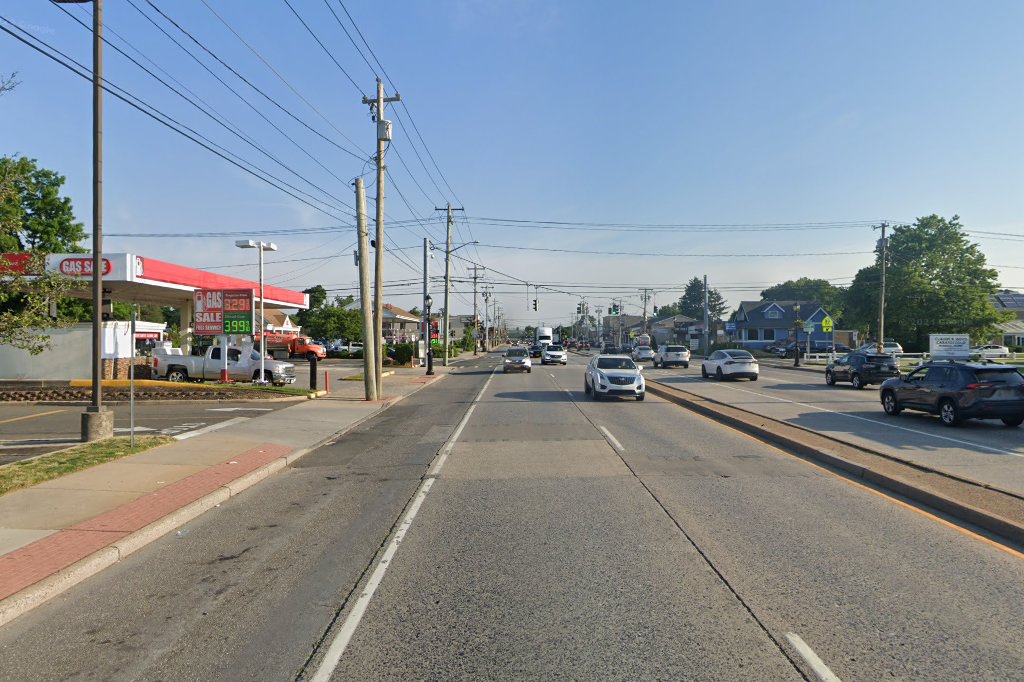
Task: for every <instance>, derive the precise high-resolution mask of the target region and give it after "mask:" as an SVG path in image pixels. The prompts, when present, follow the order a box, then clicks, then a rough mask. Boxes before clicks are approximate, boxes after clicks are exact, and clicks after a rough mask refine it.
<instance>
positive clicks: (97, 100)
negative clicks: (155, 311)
mask: <svg viewBox="0 0 1024 682" xmlns="http://www.w3.org/2000/svg"><path fill="white" fill-rule="evenodd" d="M55 1H56V2H59V3H71V4H78V3H85V2H90V0H55ZM91 1H92V2H93V8H92V404H91V405H90V406H89V407H88V408H87V410H86V412H85V413H84V414H82V440H84V441H90V440H100V439H103V438H110V437H112V436H113V435H114V417H113V413H107V412H106V411H105V410H104V409H103V383H102V380H103V85H102V83H103V1H102V0H91Z"/></svg>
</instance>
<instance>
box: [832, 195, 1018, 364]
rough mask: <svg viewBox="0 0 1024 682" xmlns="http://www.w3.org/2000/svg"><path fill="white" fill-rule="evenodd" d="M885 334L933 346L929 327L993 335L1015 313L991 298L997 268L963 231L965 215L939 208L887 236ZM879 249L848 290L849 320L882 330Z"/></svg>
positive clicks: (913, 346) (915, 346) (918, 346)
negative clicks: (998, 306) (945, 215)
mask: <svg viewBox="0 0 1024 682" xmlns="http://www.w3.org/2000/svg"><path fill="white" fill-rule="evenodd" d="M888 257H889V258H888V263H887V272H886V307H885V336H887V337H891V338H893V339H896V340H897V341H899V342H900V343H902V344H903V346H904V347H905V348H907V350H925V349H927V348H928V334H934V333H961V334H970V335H971V337H972V339H974V340H975V341H982V340H986V339H988V338H989V337H990V336H992V334H993V333H995V331H996V325H998V324H999V323H1000V322H1003V321H1005V320H1006V319H1008V318H1009V317H1010V315H1009V314H1006V313H1002V312H1000V311H999V310H998V309H996V308H995V306H993V305H992V302H991V299H990V298H989V296H990V295H991V294H993V293H995V292H996V290H997V289H998V281H997V273H996V271H995V270H994V269H992V268H989V267H987V265H986V261H985V255H984V254H983V253H982V252H981V250H980V249H979V248H978V245H977V244H974V243H972V242H971V241H970V240H969V239H968V238H967V236H966V235H965V234H964V230H963V226H962V225H961V224H960V217H959V216H953V217H952V218H950V219H948V220H947V219H946V218H942V217H940V216H938V215H930V216H925V217H922V218H918V219H917V221H915V223H914V224H913V225H900V226H897V227H895V228H894V229H893V231H892V236H891V237H890V238H889V248H888ZM880 269H881V251H880V250H877V253H876V256H875V263H874V264H873V265H870V266H868V267H866V268H862V269H861V270H860V271H859V272H858V273H857V275H856V277H855V278H854V281H853V284H851V285H850V288H849V290H848V291H847V294H846V315H847V318H848V322H849V323H851V324H853V325H855V326H857V327H858V328H860V329H864V330H870V331H871V333H872V334H874V335H876V336H877V333H878V296H879V289H880V279H881V277H880Z"/></svg>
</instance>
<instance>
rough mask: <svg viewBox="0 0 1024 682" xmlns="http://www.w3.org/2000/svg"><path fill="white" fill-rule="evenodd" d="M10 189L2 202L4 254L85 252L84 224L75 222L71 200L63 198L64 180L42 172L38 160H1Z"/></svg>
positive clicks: (1, 170) (1, 243) (2, 174)
mask: <svg viewBox="0 0 1024 682" xmlns="http://www.w3.org/2000/svg"><path fill="white" fill-rule="evenodd" d="M0 177H2V178H3V179H4V182H5V184H6V185H7V187H6V188H5V193H4V196H3V199H2V200H0V220H2V221H3V222H4V225H5V229H4V231H3V234H0V251H5V252H12V251H33V252H37V253H64V252H82V251H84V249H83V248H82V247H81V246H79V242H80V241H82V240H83V239H85V232H84V230H83V229H82V223H79V222H76V221H75V215H74V211H73V210H72V207H71V199H69V198H67V197H62V196H61V195H60V188H61V185H63V184H64V180H65V178H64V176H63V175H60V174H59V173H57V172H56V171H52V170H47V169H45V168H40V167H39V166H38V165H37V164H36V161H35V160H34V159H29V158H27V157H21V158H19V159H15V158H11V157H3V158H0Z"/></svg>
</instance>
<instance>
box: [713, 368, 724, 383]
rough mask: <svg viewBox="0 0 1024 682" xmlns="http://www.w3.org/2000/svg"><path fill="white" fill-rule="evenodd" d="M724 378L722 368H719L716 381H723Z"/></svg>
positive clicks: (716, 372)
mask: <svg viewBox="0 0 1024 682" xmlns="http://www.w3.org/2000/svg"><path fill="white" fill-rule="evenodd" d="M722 378H723V375H722V368H721V367H719V368H718V369H716V370H715V379H717V380H718V381H721V380H722Z"/></svg>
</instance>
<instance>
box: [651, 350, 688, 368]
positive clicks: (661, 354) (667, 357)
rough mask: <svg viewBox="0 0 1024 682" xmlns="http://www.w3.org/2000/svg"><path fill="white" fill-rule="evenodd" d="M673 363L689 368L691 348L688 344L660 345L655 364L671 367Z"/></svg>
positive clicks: (655, 355) (656, 365)
mask: <svg viewBox="0 0 1024 682" xmlns="http://www.w3.org/2000/svg"><path fill="white" fill-rule="evenodd" d="M672 365H682V366H683V367H684V368H689V367H690V349H689V348H687V347H686V346H660V347H659V348H658V352H657V353H655V354H654V366H655V367H670V366H672Z"/></svg>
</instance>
